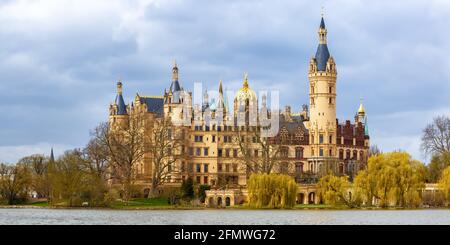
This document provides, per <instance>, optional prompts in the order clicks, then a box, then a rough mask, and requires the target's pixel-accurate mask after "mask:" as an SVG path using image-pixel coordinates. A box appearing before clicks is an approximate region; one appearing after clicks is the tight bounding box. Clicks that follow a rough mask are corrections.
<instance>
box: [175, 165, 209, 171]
mask: <svg viewBox="0 0 450 245" xmlns="http://www.w3.org/2000/svg"><path fill="white" fill-rule="evenodd" d="M202 169H203V171H202ZM181 172H190V173H192V172H194V163H188V164H186V163H182V164H181ZM195 172H196V173H209V164H207V163H204V164H201V163H197V164H195Z"/></svg>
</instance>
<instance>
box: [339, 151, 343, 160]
mask: <svg viewBox="0 0 450 245" xmlns="http://www.w3.org/2000/svg"><path fill="white" fill-rule="evenodd" d="M339 159H341V160H344V150H342V149H340V150H339Z"/></svg>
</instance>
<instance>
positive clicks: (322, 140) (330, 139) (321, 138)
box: [311, 134, 333, 144]
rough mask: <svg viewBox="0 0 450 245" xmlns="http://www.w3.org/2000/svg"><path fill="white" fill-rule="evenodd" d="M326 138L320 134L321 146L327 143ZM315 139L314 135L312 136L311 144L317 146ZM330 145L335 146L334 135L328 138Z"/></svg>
mask: <svg viewBox="0 0 450 245" xmlns="http://www.w3.org/2000/svg"><path fill="white" fill-rule="evenodd" d="M324 139H325V137H324V135H323V134H319V144H324V143H325V140H324ZM314 142H315V137H314V135H311V144H315V143H314ZM328 144H333V135H330V136H329V137H328Z"/></svg>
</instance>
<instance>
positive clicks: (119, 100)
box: [116, 94, 127, 115]
mask: <svg viewBox="0 0 450 245" xmlns="http://www.w3.org/2000/svg"><path fill="white" fill-rule="evenodd" d="M116 105H117V115H126V114H127V106H126V105H125V101H124V100H123V96H122V94H118V95H117V96H116Z"/></svg>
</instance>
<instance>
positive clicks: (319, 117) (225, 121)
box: [109, 17, 370, 194]
mask: <svg viewBox="0 0 450 245" xmlns="http://www.w3.org/2000/svg"><path fill="white" fill-rule="evenodd" d="M318 36H319V44H318V48H317V51H316V54H315V56H314V57H313V58H311V60H310V63H309V72H308V79H309V86H308V87H309V106H308V105H303V106H302V108H301V109H300V106H298V107H299V113H293V112H292V111H291V107H290V106H286V107H285V108H284V109H283V110H279V109H278V110H273V109H272V108H269V107H268V97H267V95H266V94H263V95H262V96H261V98H259V97H258V95H257V93H256V92H255V91H253V90H252V89H251V86H250V81H249V79H248V76H247V75H245V77H244V79H243V84H242V87H241V88H240V89H239V90H238V91H237V93H235V95H234V98H233V97H232V98H229V96H226V95H225V92H224V90H223V86H222V82H221V81H220V82H219V89H218V91H216V93H215V95H216V96H214V98H211V99H210V98H209V93H208V92H206V91H205V92H204V93H203V95H201V96H200V97H201V100H202V102H201V103H197V104H195V103H193V98H192V95H193V94H192V92H189V91H187V90H186V89H184V88H183V87H182V86H181V83H180V80H179V75H178V74H179V72H178V66H177V64H176V63H175V64H174V66H173V69H172V82H171V84H170V87H169V88H167V89H166V90H165V91H164V92H163V93H162V94H161V95H158V96H143V95H139V94H137V95H136V97H135V99H134V101H133V102H132V103H131V105H126V104H125V102H124V99H123V96H122V83H121V82H119V83H118V84H117V96H116V100H115V102H114V103H112V104H111V105H110V116H109V123H110V125H111V126H114V125H116V124H120V123H121V122H124V121H126V120H128V119H129V117H130V115H132V114H133V113H143V114H145V117H146V120H149V121H152V120H163V119H164V118H170V119H171V120H172V121H173V122H174V125H175V126H174V127H175V130H177V131H178V132H181V133H182V135H183V141H182V143H181V144H180V146H179V148H177V149H174V152H178V153H183V154H179V155H180V156H181V157H180V158H179V159H177V160H176V161H174V163H173V166H170V174H169V175H168V176H169V177H168V178H167V179H166V181H165V183H164V185H166V186H179V185H180V184H181V183H182V181H183V180H185V179H187V178H188V177H192V178H193V180H194V183H196V184H199V185H209V186H211V187H212V188H213V189H215V188H216V189H224V190H226V189H232V188H241V189H243V188H245V186H246V181H247V179H248V177H249V174H251V173H252V172H275V173H284V174H288V175H291V176H293V177H294V178H295V179H296V181H297V182H298V183H299V186H301V185H308V184H313V183H314V182H315V181H316V180H317V178H318V177H320V176H321V175H322V174H324V173H326V172H328V171H333V172H334V173H335V174H338V175H347V176H350V177H352V176H354V175H355V174H356V172H357V171H359V170H361V169H363V168H365V166H366V163H367V158H368V153H369V144H370V143H369V133H368V125H367V117H366V113H365V109H364V106H363V104H362V102H361V104H360V105H359V108H358V110H357V111H356V114H355V117H354V119H353V120H352V121H350V120H346V121H345V122H339V121H338V119H337V118H336V105H337V100H336V99H337V98H336V97H337V94H336V86H337V67H336V63H335V61H334V58H333V57H332V56H331V54H330V52H329V50H328V44H327V29H326V27H325V22H324V19H323V17H322V19H321V22H320V26H319V31H318ZM281 93H282V91H281ZM261 117H265V118H267V120H270V121H271V124H268V125H272V126H273V125H274V123H276V124H277V127H276V129H277V130H276V132H274V133H273V132H272V134H271V135H268V136H265V138H267V139H268V140H267V141H264V142H261V141H260V140H259V139H260V138H261V137H262V134H261V133H260V131H261V129H262V128H267V127H270V126H268V125H261V123H262V122H263V120H262V119H261ZM274 120H275V121H274ZM143 133H144V134H145V133H147V132H145V131H143ZM237 138H239V139H242V138H246V139H247V140H243V141H239V139H237ZM244 144H245V145H244ZM266 147H269V148H270V147H272V148H275V147H276V148H277V150H276V151H277V152H276V155H274V156H267V155H268V154H270V153H269V152H270V150H269V151H267V149H265V148H266ZM255 159H263V160H264V159H266V160H265V161H272V160H273V162H274V164H273V165H272V166H269V168H270V169H266V168H267V166H264V167H261V166H259V169H252V166H253V165H251V164H249V161H250V162H251V161H257V160H255ZM153 168H154V166H152V159H151V157H144V159H143V160H142V161H141V162H140V163H139V164H137V165H136V166H135V171H136V175H137V176H138V184H139V186H141V187H142V190H143V191H145V192H146V191H148V188H150V186H151V183H152V181H151V178H152V169H153ZM255 168H256V167H255ZM306 194H308V193H306Z"/></svg>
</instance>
